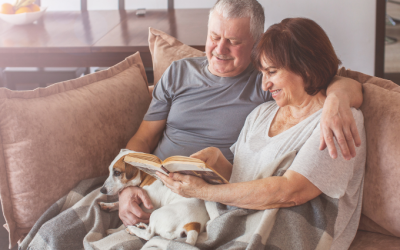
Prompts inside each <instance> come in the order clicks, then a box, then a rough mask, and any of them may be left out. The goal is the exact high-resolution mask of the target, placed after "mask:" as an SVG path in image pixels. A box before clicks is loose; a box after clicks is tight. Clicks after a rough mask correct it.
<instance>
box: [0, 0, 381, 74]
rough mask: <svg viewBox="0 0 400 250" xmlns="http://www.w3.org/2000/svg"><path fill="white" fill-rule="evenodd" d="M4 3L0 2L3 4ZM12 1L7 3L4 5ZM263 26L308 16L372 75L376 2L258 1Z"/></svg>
mask: <svg viewBox="0 0 400 250" xmlns="http://www.w3.org/2000/svg"><path fill="white" fill-rule="evenodd" d="M4 1H7V0H0V2H4ZM10 1H13V0H8V2H10ZM215 2H216V0H201V1H199V0H175V8H177V9H181V8H182V9H183V8H210V7H211V6H212V5H213V4H214V3H215ZM259 2H260V3H261V4H262V5H263V7H264V10H265V16H266V22H265V27H268V26H270V25H271V24H273V23H276V22H279V21H281V20H282V19H283V18H286V17H308V18H311V19H313V20H315V21H316V22H317V23H318V24H320V25H321V27H322V28H323V29H324V30H325V31H326V33H327V34H328V36H329V38H330V39H331V41H332V44H333V46H334V48H335V50H336V52H337V54H338V56H339V58H340V59H341V60H342V62H343V66H345V67H346V68H350V69H352V70H356V71H361V72H364V73H366V74H370V75H373V74H374V65H375V15H376V14H375V9H376V0H351V1H349V0H279V1H277V0H259ZM42 5H48V6H49V10H79V9H80V0H42ZM125 6H126V9H137V8H147V9H163V8H167V0H125ZM117 8H118V1H117V0H88V9H90V10H95V9H96V10H103V9H117Z"/></svg>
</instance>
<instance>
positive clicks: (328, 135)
mask: <svg viewBox="0 0 400 250" xmlns="http://www.w3.org/2000/svg"><path fill="white" fill-rule="evenodd" d="M323 130H324V138H325V143H326V146H327V147H328V151H329V155H330V156H331V157H332V159H336V157H337V151H336V147H335V142H334V141H333V140H334V139H333V133H332V131H331V130H330V129H329V128H326V129H325V128H324V129H323Z"/></svg>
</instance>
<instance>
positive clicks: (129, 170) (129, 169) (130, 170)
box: [125, 163, 139, 180]
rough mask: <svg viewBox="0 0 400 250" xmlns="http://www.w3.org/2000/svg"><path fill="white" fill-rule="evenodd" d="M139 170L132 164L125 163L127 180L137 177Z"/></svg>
mask: <svg viewBox="0 0 400 250" xmlns="http://www.w3.org/2000/svg"><path fill="white" fill-rule="evenodd" d="M138 172H139V170H138V169H137V168H136V167H134V166H132V165H131V164H128V163H125V178H126V179H127V180H130V179H132V178H133V177H135V176H136V175H137V173H138Z"/></svg>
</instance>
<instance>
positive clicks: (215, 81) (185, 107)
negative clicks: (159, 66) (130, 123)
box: [144, 57, 271, 162]
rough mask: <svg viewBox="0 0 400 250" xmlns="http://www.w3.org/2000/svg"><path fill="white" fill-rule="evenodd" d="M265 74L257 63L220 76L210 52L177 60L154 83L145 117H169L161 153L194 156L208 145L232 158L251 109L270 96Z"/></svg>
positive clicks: (229, 158) (157, 118) (159, 153)
mask: <svg viewBox="0 0 400 250" xmlns="http://www.w3.org/2000/svg"><path fill="white" fill-rule="evenodd" d="M261 80H262V74H261V73H260V72H258V71H257V70H256V69H255V68H254V67H253V66H252V65H249V67H248V68H247V69H246V70H245V71H244V72H242V73H241V74H239V75H237V76H235V77H218V76H215V75H213V74H211V73H210V71H209V70H208V61H207V58H206V57H196V58H188V59H183V60H179V61H175V62H173V63H172V65H171V66H170V67H169V68H168V69H167V70H166V71H165V73H164V74H163V76H162V77H161V79H160V81H159V82H158V83H157V85H156V86H155V88H154V91H153V99H152V101H151V104H150V107H149V110H148V111H147V113H146V115H145V117H144V120H146V121H157V120H164V119H166V120H167V124H166V128H165V131H164V134H163V136H162V138H161V140H160V142H159V144H158V146H157V148H156V149H155V151H154V154H155V155H157V156H158V157H159V158H160V159H165V158H167V157H169V156H173V155H184V156H189V155H191V154H193V153H195V152H197V151H199V150H201V149H204V148H206V147H210V146H214V147H217V148H219V149H221V151H222V153H223V154H224V155H225V157H226V158H227V159H228V160H230V161H231V162H232V160H233V155H232V152H231V151H230V150H229V148H230V146H231V145H232V144H233V143H234V142H235V141H236V140H237V138H238V136H239V133H240V130H241V129H242V127H243V124H244V122H245V120H246V117H247V115H248V114H249V113H250V112H251V111H252V110H253V109H254V108H255V107H257V106H258V105H259V104H261V103H264V102H266V101H269V100H271V96H270V94H269V92H265V91H263V90H262V89H261Z"/></svg>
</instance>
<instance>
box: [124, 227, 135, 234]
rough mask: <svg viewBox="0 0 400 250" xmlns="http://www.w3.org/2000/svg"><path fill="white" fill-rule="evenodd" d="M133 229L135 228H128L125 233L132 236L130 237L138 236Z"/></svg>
mask: <svg viewBox="0 0 400 250" xmlns="http://www.w3.org/2000/svg"><path fill="white" fill-rule="evenodd" d="M132 228H133V226H128V227H127V228H126V229H125V232H127V233H128V234H130V235H136V234H135V233H134V232H133V231H134V230H132Z"/></svg>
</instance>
